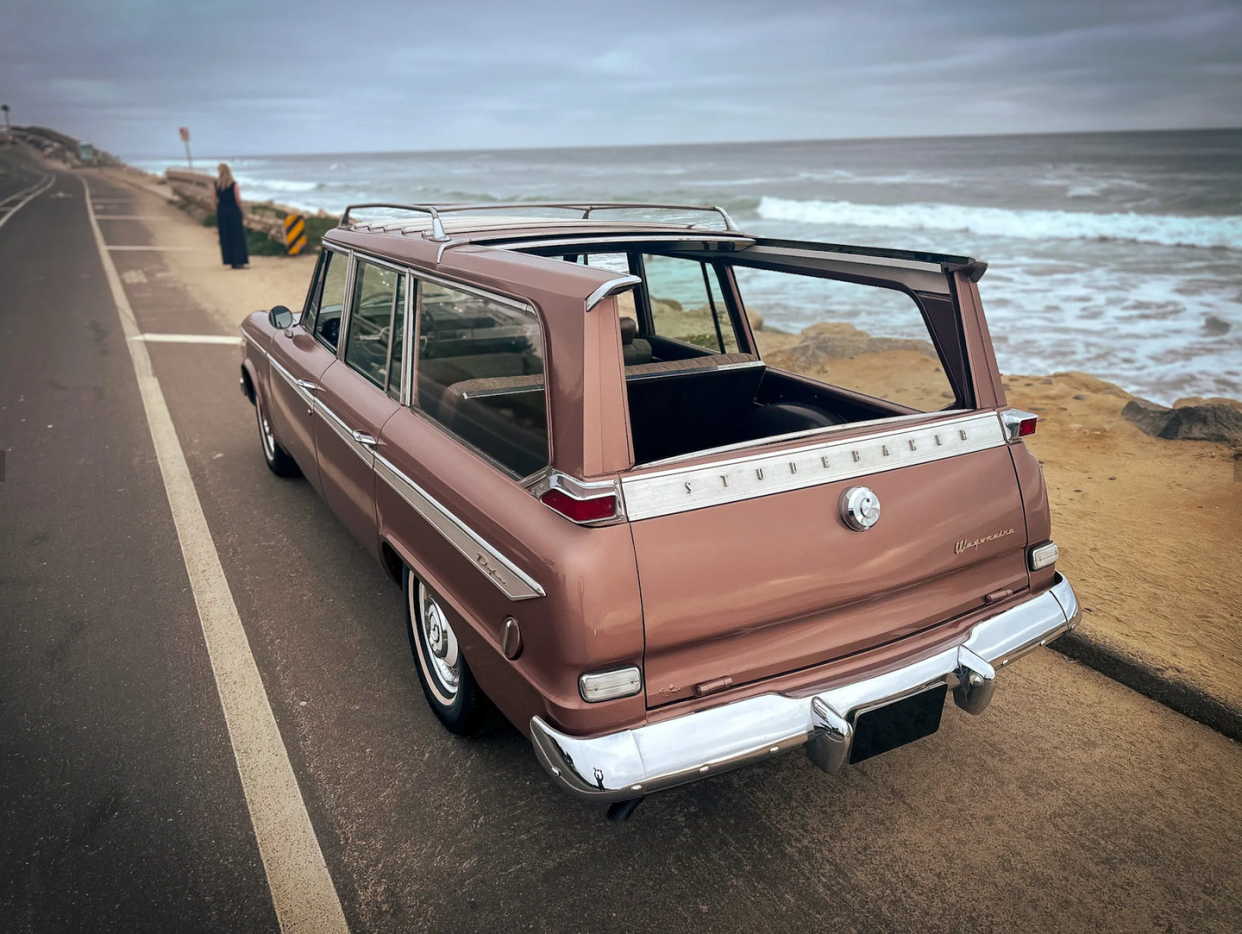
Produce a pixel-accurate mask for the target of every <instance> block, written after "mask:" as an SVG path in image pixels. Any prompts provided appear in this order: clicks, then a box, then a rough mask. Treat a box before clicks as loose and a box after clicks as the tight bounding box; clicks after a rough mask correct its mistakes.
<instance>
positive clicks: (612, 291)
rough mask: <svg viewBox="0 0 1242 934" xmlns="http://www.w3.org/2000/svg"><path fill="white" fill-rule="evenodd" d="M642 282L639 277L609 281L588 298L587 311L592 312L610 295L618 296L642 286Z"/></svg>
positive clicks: (625, 277)
mask: <svg viewBox="0 0 1242 934" xmlns="http://www.w3.org/2000/svg"><path fill="white" fill-rule="evenodd" d="M642 281H643V280H642V279H640V278H639V277H638V276H618V277H617V278H616V279H609V280H608V281H607V282H605V283H604V284H603V285H601V286H600V287H599V288H597V289H596V290H595V291H594V292H592V293H591V294H590V295H588V296H587V299H586V309H585V310H586V311H590V310H591V309H592V308H594V307H595V306H596V305H598V304H599V303H600V302H602V301H603V300H604V299H606V298H607V297H608V296H609V295H616V294H617V293H618V292H624V291H625V290H626V289H630V288H633V287H634V286H636V285H639V284H641V283H642Z"/></svg>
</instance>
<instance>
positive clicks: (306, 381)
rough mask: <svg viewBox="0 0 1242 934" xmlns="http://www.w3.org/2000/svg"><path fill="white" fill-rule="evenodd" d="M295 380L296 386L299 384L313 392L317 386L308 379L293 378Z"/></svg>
mask: <svg viewBox="0 0 1242 934" xmlns="http://www.w3.org/2000/svg"><path fill="white" fill-rule="evenodd" d="M295 382H296V383H297V384H298V386H300V387H301V388H302V389H305V390H306V391H307V392H314V391H315V390H316V389H318V388H319V386H318V385H317V384H315V383H312V382H311V381H310V380H309V379H299V380H295Z"/></svg>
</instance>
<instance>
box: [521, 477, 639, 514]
mask: <svg viewBox="0 0 1242 934" xmlns="http://www.w3.org/2000/svg"><path fill="white" fill-rule="evenodd" d="M530 491H531V493H533V494H534V495H535V497H536V498H537V499H538V500H539V502H541V503H543V504H544V505H545V506H547V507H548V508H549V509H552V510H555V511H556V512H559V513H560V514H561V515H562V516H564V517H565V518H566V519H568V520H570V521H571V522H577V523H578V524H579V525H599V524H603V523H608V522H612V521H614V520H619V519H624V518H625V510H624V509H623V508H622V505H621V492H620V485H619V484H618V483H617V481H616V480H578V479H576V478H575V477H571V476H569V475H568V474H563V473H560V472H559V471H555V470H549V471H548V472H547V473H546V474H544V476H543V477H541V478H540V479H539V480H538V481H536V482H535V483H534V484H533V485H532V486H531V487H530Z"/></svg>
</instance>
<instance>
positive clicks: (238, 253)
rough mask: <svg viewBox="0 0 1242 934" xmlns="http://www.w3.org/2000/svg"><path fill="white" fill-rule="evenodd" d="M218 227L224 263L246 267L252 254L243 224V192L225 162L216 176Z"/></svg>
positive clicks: (238, 267)
mask: <svg viewBox="0 0 1242 934" xmlns="http://www.w3.org/2000/svg"><path fill="white" fill-rule="evenodd" d="M216 227H217V228H219V230H220V258H221V259H222V260H223V261H224V265H226V266H232V267H233V268H234V269H245V268H246V265H247V264H248V263H249V262H250V254H249V253H247V252H246V228H245V227H244V226H243V225H242V212H241V192H239V191H238V189H237V182H235V181H234V180H233V173H232V172H230V171H229V167H228V166H227V165H226V164H225V163H223V162H221V163H220V174H219V175H217V176H216Z"/></svg>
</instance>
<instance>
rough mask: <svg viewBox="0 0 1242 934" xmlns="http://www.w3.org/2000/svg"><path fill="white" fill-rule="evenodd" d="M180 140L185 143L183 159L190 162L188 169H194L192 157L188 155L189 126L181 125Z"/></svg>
mask: <svg viewBox="0 0 1242 934" xmlns="http://www.w3.org/2000/svg"><path fill="white" fill-rule="evenodd" d="M181 142H183V143H185V161H186V162H188V163H189V164H190V171H191V172H193V171H194V158H193V157H192V156H191V155H190V128H189V127H188V126H183V127H182V128H181Z"/></svg>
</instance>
